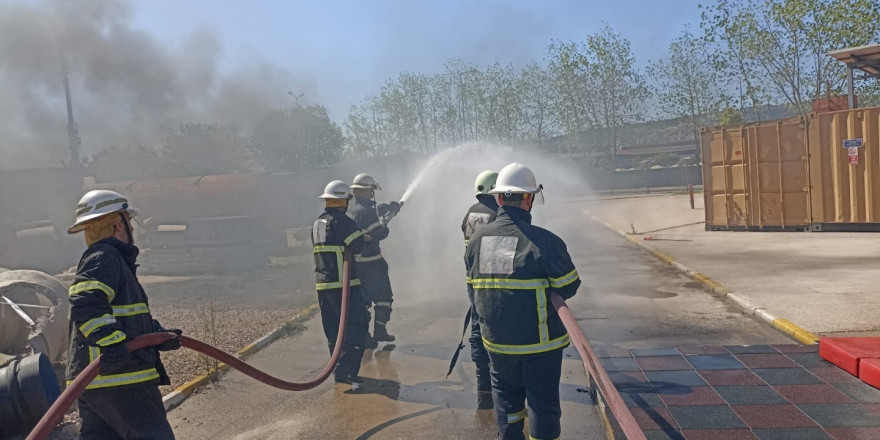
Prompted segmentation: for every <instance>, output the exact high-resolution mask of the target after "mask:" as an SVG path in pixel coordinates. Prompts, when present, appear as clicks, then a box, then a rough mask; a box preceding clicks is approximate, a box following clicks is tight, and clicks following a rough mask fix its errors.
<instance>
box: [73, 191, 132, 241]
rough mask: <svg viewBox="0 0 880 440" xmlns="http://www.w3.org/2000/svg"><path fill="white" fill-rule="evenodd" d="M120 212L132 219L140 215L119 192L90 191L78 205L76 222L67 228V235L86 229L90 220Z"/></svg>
mask: <svg viewBox="0 0 880 440" xmlns="http://www.w3.org/2000/svg"><path fill="white" fill-rule="evenodd" d="M119 211H125V212H127V213H128V215H129V216H131V217H135V216H137V214H138V210H137V209H135V208H132V207H131V206H130V205H129V204H128V199H126V198H125V197H124V196H123V195H122V194H119V193H118V192H115V191H108V190H105V189H96V190H93V191H89V192H87V193H86V195H84V196H83V197H82V199H80V200H79V203H78V204H77V205H76V222H75V223H74V224H73V226H71V227H69V228H67V233H68V234H75V233H77V232H80V231H82V230H84V229H85V228H86V225H85V224H86V223H88V222H89V221H90V220H94V219H96V218H98V217H102V216H105V215H107V214H112V213H114V212H119Z"/></svg>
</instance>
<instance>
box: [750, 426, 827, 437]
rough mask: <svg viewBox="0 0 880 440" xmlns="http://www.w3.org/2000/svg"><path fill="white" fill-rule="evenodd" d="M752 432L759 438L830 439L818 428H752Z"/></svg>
mask: <svg viewBox="0 0 880 440" xmlns="http://www.w3.org/2000/svg"><path fill="white" fill-rule="evenodd" d="M752 433H754V434H755V436H757V437H758V439H760V440H832V438H831V436H830V435H828V434H826V433H825V431H823V430H822V429H820V428H788V429H784V428H783V429H779V428H776V429H754V430H752Z"/></svg>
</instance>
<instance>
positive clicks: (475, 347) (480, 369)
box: [468, 285, 492, 391]
mask: <svg viewBox="0 0 880 440" xmlns="http://www.w3.org/2000/svg"><path fill="white" fill-rule="evenodd" d="M468 296H469V297H470V299H471V335H470V337H468V341H469V342H470V343H471V360H473V361H474V364H475V365H476V367H477V391H492V377H491V375H490V373H489V353H488V352H487V351H486V347H485V346H484V345H483V334H482V332H480V314H479V313H477V308H476V307H475V306H474V290H473V288H471V286H470V285H468Z"/></svg>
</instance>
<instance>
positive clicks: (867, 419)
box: [797, 403, 880, 428]
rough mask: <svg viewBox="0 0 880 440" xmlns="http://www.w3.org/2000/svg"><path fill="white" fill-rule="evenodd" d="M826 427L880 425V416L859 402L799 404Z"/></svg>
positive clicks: (802, 409)
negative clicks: (847, 403) (848, 403)
mask: <svg viewBox="0 0 880 440" xmlns="http://www.w3.org/2000/svg"><path fill="white" fill-rule="evenodd" d="M797 407H798V408H800V409H801V411H803V412H804V413H806V414H807V415H808V416H810V418H812V419H813V420H815V421H816V422H817V423H819V425H821V426H822V427H824V428H829V427H848V426H877V427H880V416H878V415H877V414H874V413H873V412H871V411H868V410H867V409H866V408H864V407H862V406H861V405H859V404H855V403H854V404H850V405H846V404H827V403H810V404H801V405H797Z"/></svg>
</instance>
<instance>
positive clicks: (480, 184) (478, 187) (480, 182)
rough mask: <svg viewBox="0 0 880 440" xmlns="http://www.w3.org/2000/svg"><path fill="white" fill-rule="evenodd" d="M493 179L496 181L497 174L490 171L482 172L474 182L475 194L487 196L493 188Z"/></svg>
mask: <svg viewBox="0 0 880 440" xmlns="http://www.w3.org/2000/svg"><path fill="white" fill-rule="evenodd" d="M495 179H498V173H496V172H495V171H490V170H486V171H483V172H482V173H480V174H479V175H478V176H477V180H476V181H475V182H474V191H476V193H477V194H489V190H491V189H492V188H495Z"/></svg>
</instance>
